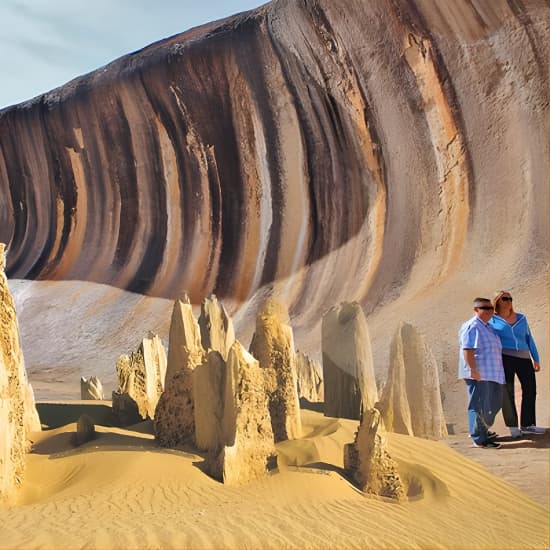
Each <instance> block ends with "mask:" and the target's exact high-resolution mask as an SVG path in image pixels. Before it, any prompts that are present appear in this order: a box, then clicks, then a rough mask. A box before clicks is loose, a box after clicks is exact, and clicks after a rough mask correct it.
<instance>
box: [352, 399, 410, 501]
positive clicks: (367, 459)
mask: <svg viewBox="0 0 550 550" xmlns="http://www.w3.org/2000/svg"><path fill="white" fill-rule="evenodd" d="M383 432H384V429H383V427H382V424H381V417H380V413H379V411H378V410H376V409H370V410H366V411H364V412H363V418H362V419H361V423H360V425H359V429H358V430H357V433H356V434H355V441H354V442H353V443H350V444H347V445H345V446H344V469H345V470H346V472H348V474H350V475H351V476H352V477H353V479H354V480H355V481H356V482H357V484H358V485H359V488H360V489H361V491H363V492H365V493H368V494H373V495H378V496H383V497H389V498H394V499H397V500H403V499H405V497H406V492H405V487H404V484H403V482H402V481H401V478H400V477H399V473H398V471H397V464H396V462H395V461H394V460H393V459H392V457H391V456H390V455H389V453H388V451H387V449H386V442H385V439H384V434H383Z"/></svg>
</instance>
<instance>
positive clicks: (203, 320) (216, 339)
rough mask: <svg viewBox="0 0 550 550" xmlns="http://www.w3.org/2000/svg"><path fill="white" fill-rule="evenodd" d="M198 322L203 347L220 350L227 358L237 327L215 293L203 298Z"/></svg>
mask: <svg viewBox="0 0 550 550" xmlns="http://www.w3.org/2000/svg"><path fill="white" fill-rule="evenodd" d="M198 322H199V327H200V335H201V342H202V347H203V348H204V349H205V350H209V349H213V350H216V351H219V352H220V353H221V354H222V357H223V358H224V359H227V354H228V353H229V350H230V348H231V346H232V345H233V342H235V329H234V328H233V321H232V320H231V317H229V315H228V314H227V312H226V310H225V307H224V306H223V304H222V303H221V302H220V301H219V300H218V298H216V296H215V295H214V294H211V295H210V296H208V297H207V298H205V299H204V300H203V302H202V304H201V313H200V315H199V321H198Z"/></svg>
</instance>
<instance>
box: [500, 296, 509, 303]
mask: <svg viewBox="0 0 550 550" xmlns="http://www.w3.org/2000/svg"><path fill="white" fill-rule="evenodd" d="M501 300H502V301H503V302H511V301H512V297H511V296H503V297H502V298H501Z"/></svg>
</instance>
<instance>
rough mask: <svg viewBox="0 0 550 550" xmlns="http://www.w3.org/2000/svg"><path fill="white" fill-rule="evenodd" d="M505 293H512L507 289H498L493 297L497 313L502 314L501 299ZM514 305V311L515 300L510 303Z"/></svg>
mask: <svg viewBox="0 0 550 550" xmlns="http://www.w3.org/2000/svg"><path fill="white" fill-rule="evenodd" d="M503 294H510V293H509V292H508V291H507V290H498V291H497V292H495V296H494V298H493V307H494V308H495V313H496V314H497V315H500V299H501V298H502V295H503ZM510 305H511V306H512V312H513V311H514V304H513V302H512V303H511V304H510Z"/></svg>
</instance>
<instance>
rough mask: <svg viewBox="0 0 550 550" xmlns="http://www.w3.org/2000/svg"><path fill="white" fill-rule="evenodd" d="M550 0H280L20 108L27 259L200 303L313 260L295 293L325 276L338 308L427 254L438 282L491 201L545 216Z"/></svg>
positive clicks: (20, 252)
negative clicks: (446, 0) (540, 200)
mask: <svg viewBox="0 0 550 550" xmlns="http://www.w3.org/2000/svg"><path fill="white" fill-rule="evenodd" d="M549 17H550V16H549V9H548V6H547V5H545V4H544V3H540V2H537V1H536V0H498V1H496V2H491V3H484V4H483V6H476V5H475V4H474V3H472V2H470V1H469V0H457V1H456V2H453V3H451V4H449V5H446V6H438V7H436V5H434V4H432V3H431V2H426V1H425V0H378V1H376V2H364V1H362V0H330V1H329V0H306V1H304V2H294V1H289V0H278V1H274V2H271V3H270V4H267V5H266V6H264V7H262V8H259V9H257V10H255V11H253V12H248V13H245V14H241V15H240V16H236V17H233V18H229V19H226V20H223V21H221V22H217V23H213V24H210V25H206V26H204V27H199V28H197V29H193V30H190V31H188V32H186V33H183V34H181V35H177V36H174V37H171V38H169V39H166V40H163V41H160V42H157V43H155V44H153V45H151V46H149V47H148V48H144V49H143V50H140V51H138V52H135V53H132V54H130V55H128V56H125V57H122V58H120V59H119V60H117V61H115V62H113V63H111V64H110V65H108V66H107V67H104V68H101V69H99V70H98V71H96V72H92V73H90V74H88V75H85V76H83V77H80V78H78V79H75V80H74V81H72V82H70V83H68V84H67V85H65V86H63V87H61V88H58V89H56V90H54V91H52V92H50V93H48V94H45V95H43V96H40V97H38V98H36V99H35V100H33V101H30V102H27V103H24V104H22V105H18V106H15V107H12V108H9V109H6V110H4V111H2V112H0V193H1V195H2V196H4V197H6V199H7V200H3V201H2V203H1V205H0V239H2V240H4V241H7V242H8V243H9V246H10V251H11V254H10V258H9V263H8V274H9V275H10V277H18V278H21V277H26V278H37V279H55V280H59V279H81V280H91V281H97V282H103V283H107V284H110V285H115V286H119V287H122V288H127V289H131V290H134V291H137V292H144V293H148V294H152V295H157V296H165V297H171V298H174V297H176V296H177V295H179V293H180V292H181V291H182V290H184V289H188V290H189V294H190V297H191V299H192V301H193V303H199V302H200V300H202V298H204V297H205V296H207V295H208V294H209V293H210V292H212V291H214V292H216V294H217V295H219V296H220V297H221V298H231V299H234V300H237V301H242V300H245V299H246V298H248V297H250V296H251V295H252V294H253V292H254V291H255V290H257V289H258V288H259V287H260V286H261V285H263V284H266V283H269V282H273V281H279V280H281V279H283V278H285V277H290V276H292V275H295V280H294V281H293V284H292V285H291V286H287V287H285V288H284V289H282V290H281V292H283V293H284V295H285V297H286V298H287V300H288V301H289V304H291V305H293V306H294V307H298V305H299V304H301V301H302V300H304V298H305V297H306V296H309V292H308V291H309V289H311V288H312V287H313V288H315V297H313V296H310V299H311V303H310V304H309V307H311V308H312V309H314V310H316V311H318V308H319V307H320V306H322V304H323V303H324V304H327V303H336V302H338V301H340V300H341V299H346V300H350V299H355V300H362V299H364V298H366V297H367V296H368V299H369V303H371V304H376V303H377V302H378V300H379V297H380V296H382V295H383V293H384V292H385V291H387V290H388V289H390V288H394V287H395V285H402V284H403V283H404V281H406V280H407V277H408V276H410V275H411V273H412V272H413V271H414V270H415V269H416V267H417V264H418V263H419V262H426V261H428V262H429V264H430V270H431V276H430V277H429V278H427V279H426V280H425V281H424V283H423V284H424V288H428V287H429V286H430V285H433V284H434V283H436V282H440V281H441V280H442V279H444V278H445V277H447V276H448V275H449V274H450V273H451V272H452V271H453V270H455V269H456V268H457V267H458V266H459V265H460V264H461V262H462V261H463V252H467V253H470V252H472V247H471V246H468V239H467V237H468V233H469V232H471V231H472V229H476V227H477V226H478V224H480V223H481V224H483V226H486V227H489V226H490V224H491V221H492V220H493V219H495V216H497V214H496V209H494V208H493V209H492V211H493V212H491V211H490V210H489V211H487V209H483V216H480V210H479V206H478V205H481V204H483V203H484V201H485V200H486V199H487V198H488V197H494V196H497V197H503V196H506V197H507V198H506V200H510V201H511V202H513V204H514V206H515V208H516V209H517V210H520V211H525V210H526V209H534V210H535V211H539V212H540V209H541V206H540V205H538V206H537V203H536V202H535V201H534V197H536V196H538V193H537V190H539V191H540V190H542V189H543V186H544V185H545V183H544V181H545V178H544V177H539V174H543V173H545V172H544V171H542V172H541V170H543V168H544V167H547V166H548V151H547V148H546V146H545V142H544V140H539V139H538V136H540V135H541V132H545V131H547V120H548V82H549V79H548V56H547V55H545V54H544V52H546V51H547V50H546V47H547V44H548V38H549V25H548V22H549ZM463 59H467V60H468V62H467V63H465V62H463ZM515 105H522V111H521V115H522V120H521V122H519V123H518V121H517V116H516V114H515V113H516V110H515V109H508V107H509V106H515ZM521 128H529V132H526V133H525V135H524V137H525V139H521V140H518V139H517V135H518V130H520V129H521ZM504 150H506V151H507V153H506V159H509V160H508V161H507V162H504V163H502V164H503V165H502V167H500V168H499V167H498V166H497V167H495V164H498V163H497V162H495V161H496V160H498V159H501V158H504V157H502V154H503V153H502V151H504ZM525 164H528V165H529V166H530V169H529V170H526V169H525V168H522V166H523V167H525ZM488 166H490V168H491V170H494V172H493V173H492V176H491V177H488V173H487V167H488ZM518 181H520V182H523V183H522V185H521V186H518V185H517V184H516V182H518ZM525 189H529V190H530V192H528V193H526V192H524V190H525ZM509 192H510V193H509ZM503 201H504V199H502V198H497V199H496V202H497V203H498V204H499V205H504V202H503ZM404 207H405V208H404ZM530 219H531V220H533V217H530ZM525 223H527V224H528V225H529V227H527V228H526V233H525V234H526V235H529V236H531V237H534V238H535V239H534V240H535V246H537V247H539V248H540V247H542V246H543V245H544V243H545V241H546V238H547V237H546V236H545V235H544V234H543V233H542V232H541V226H540V225H539V224H538V223H537V222H534V221H531V222H525ZM542 229H543V227H542ZM513 231H515V229H514V230H512V228H509V229H508V230H507V231H505V232H504V234H503V235H501V236H499V237H498V242H505V240H506V237H507V236H510V235H511V234H512V232H513ZM494 244H495V243H491V244H490V245H486V246H489V247H490V249H491V250H493V249H494ZM476 248H477V249H478V250H477V251H476V255H478V256H483V255H484V252H485V246H483V245H481V246H479V245H478V243H476ZM331 252H335V254H334V255H333V257H332V258H331V261H330V262H328V263H327V264H323V265H319V266H317V268H315V267H314V265H313V264H314V262H316V261H317V260H319V259H321V258H323V257H324V256H326V255H327V254H329V253H331ZM426 254H428V255H427V256H426ZM518 254H519V250H518ZM342 263H345V265H346V271H345V273H340V274H336V275H334V276H333V275H332V273H333V271H334V269H333V268H334V267H335V266H337V265H342ZM307 267H311V268H312V269H310V270H305V271H303V268H307ZM530 267H532V266H530ZM329 273H330V274H331V279H335V281H334V284H332V285H330V286H327V285H324V284H323V285H320V284H317V283H320V282H321V281H322V280H323V278H324V277H326V276H327V275H328V274H329ZM350 277H354V278H355V280H356V281H357V282H356V284H355V285H354V288H350V287H348V286H347V285H346V282H347V281H349V280H350Z"/></svg>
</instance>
